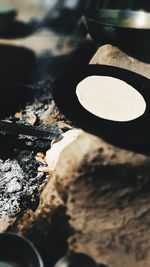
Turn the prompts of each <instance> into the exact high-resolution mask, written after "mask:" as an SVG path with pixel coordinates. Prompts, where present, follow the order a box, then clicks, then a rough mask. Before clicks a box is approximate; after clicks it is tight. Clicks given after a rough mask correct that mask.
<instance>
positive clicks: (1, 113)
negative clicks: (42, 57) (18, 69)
mask: <svg viewBox="0 0 150 267" xmlns="http://www.w3.org/2000/svg"><path fill="white" fill-rule="evenodd" d="M32 99H33V91H32V88H31V87H29V86H24V85H21V84H20V85H19V84H16V83H5V82H1V81H0V119H5V117H7V116H9V115H12V114H14V113H15V112H17V111H19V110H20V109H23V108H24V107H25V105H26V103H28V102H30V101H31V100H32Z"/></svg>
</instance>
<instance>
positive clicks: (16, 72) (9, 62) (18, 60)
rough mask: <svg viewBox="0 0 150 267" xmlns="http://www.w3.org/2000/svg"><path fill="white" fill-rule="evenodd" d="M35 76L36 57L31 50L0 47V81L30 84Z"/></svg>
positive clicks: (9, 46) (8, 46)
mask: <svg viewBox="0 0 150 267" xmlns="http://www.w3.org/2000/svg"><path fill="white" fill-rule="evenodd" d="M35 75H36V57H35V54H34V53H33V52H32V50H30V49H27V48H24V47H18V46H11V45H0V83H1V81H7V82H9V83H11V82H21V83H28V84H29V83H32V82H33V80H34V78H35Z"/></svg>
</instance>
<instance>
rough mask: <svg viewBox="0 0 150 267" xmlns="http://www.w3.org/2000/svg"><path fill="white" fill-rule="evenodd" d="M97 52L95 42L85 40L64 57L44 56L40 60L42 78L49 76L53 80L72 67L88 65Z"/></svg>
mask: <svg viewBox="0 0 150 267" xmlns="http://www.w3.org/2000/svg"><path fill="white" fill-rule="evenodd" d="M70 42H71V38H70ZM72 42H73V40H72ZM60 50H61V49H60ZM96 50H97V46H96V45H95V44H94V42H92V41H88V40H85V41H83V42H82V43H81V44H80V45H78V46H77V48H76V49H75V50H73V51H72V52H70V53H67V54H64V55H53V54H45V55H44V54H43V55H42V56H41V57H40V58H39V59H38V65H39V66H40V69H39V73H40V76H41V77H42V78H45V76H46V75H49V76H50V78H52V80H53V79H55V78H56V77H57V76H59V74H60V73H62V72H63V71H64V70H66V69H69V68H70V67H72V66H76V65H78V64H88V63H89V61H90V60H91V58H92V56H93V55H94V53H95V52H96Z"/></svg>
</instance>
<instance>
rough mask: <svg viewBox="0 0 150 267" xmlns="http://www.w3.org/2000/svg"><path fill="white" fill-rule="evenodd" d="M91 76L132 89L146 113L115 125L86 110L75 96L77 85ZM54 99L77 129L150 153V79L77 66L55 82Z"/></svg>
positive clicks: (116, 70)
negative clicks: (120, 81) (141, 98)
mask: <svg viewBox="0 0 150 267" xmlns="http://www.w3.org/2000/svg"><path fill="white" fill-rule="evenodd" d="M92 75H103V76H111V77H115V78H118V79H121V80H123V81H125V82H126V83H128V84H129V85H131V86H133V87H134V88H135V89H136V90H137V91H139V93H141V94H142V96H143V97H144V99H145V101H146V105H147V107H146V110H145V113H144V114H143V115H142V116H141V117H139V118H137V119H135V120H132V121H129V122H115V121H110V120H106V119H102V118H99V117H97V116H95V115H93V114H91V113H90V112H88V111H87V110H85V109H84V108H83V107H82V106H81V104H80V103H79V101H78V98H77V96H76V86H77V85H78V83H79V82H80V81H81V80H83V79H84V78H86V77H87V76H92ZM53 97H54V100H55V102H56V105H57V106H58V107H59V108H60V110H61V112H62V113H63V114H65V115H66V117H67V118H68V119H69V120H70V121H72V122H73V123H74V124H75V125H76V126H77V127H80V128H82V129H84V130H86V131H87V132H90V133H93V134H95V135H97V136H99V137H101V138H103V139H104V140H105V141H107V142H109V143H111V144H114V145H117V146H119V147H122V148H126V149H132V150H134V151H137V152H141V153H149V152H150V80H149V79H147V78H145V77H143V76H141V75H139V74H136V73H134V72H131V71H128V70H125V69H121V68H117V67H112V66H107V65H84V66H81V65H80V66H76V67H73V68H71V69H69V70H66V71H65V72H63V73H62V74H61V75H60V76H59V77H58V78H57V79H56V81H55V83H54V88H53Z"/></svg>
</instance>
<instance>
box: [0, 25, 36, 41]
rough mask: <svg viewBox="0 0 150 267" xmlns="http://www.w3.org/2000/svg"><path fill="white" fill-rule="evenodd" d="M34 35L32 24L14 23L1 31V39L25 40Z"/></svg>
mask: <svg viewBox="0 0 150 267" xmlns="http://www.w3.org/2000/svg"><path fill="white" fill-rule="evenodd" d="M32 33H33V27H32V23H24V22H22V21H12V22H11V23H9V24H7V27H6V26H5V27H4V29H1V31H0V38H6V39H7V38H8V39H11V38H23V37H27V36H29V35H30V34H32Z"/></svg>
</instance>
